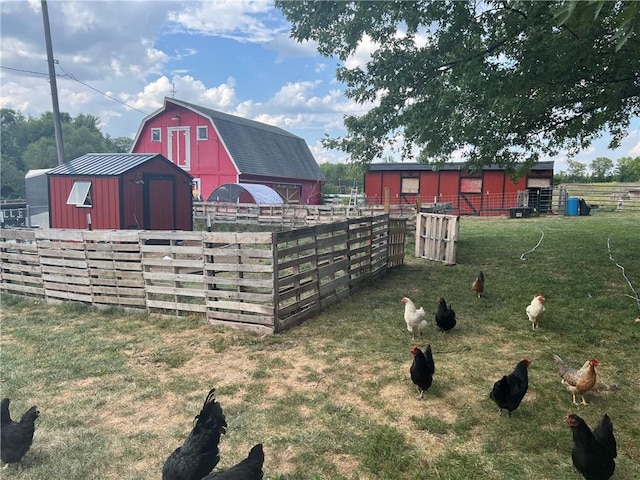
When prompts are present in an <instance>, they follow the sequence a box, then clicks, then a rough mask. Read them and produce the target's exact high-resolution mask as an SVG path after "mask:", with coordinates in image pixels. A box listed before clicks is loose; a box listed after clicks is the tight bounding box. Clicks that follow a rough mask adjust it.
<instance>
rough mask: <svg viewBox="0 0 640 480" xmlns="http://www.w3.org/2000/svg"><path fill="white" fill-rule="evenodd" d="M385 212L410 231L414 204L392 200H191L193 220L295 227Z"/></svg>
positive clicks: (414, 209) (413, 215) (413, 217)
mask: <svg viewBox="0 0 640 480" xmlns="http://www.w3.org/2000/svg"><path fill="white" fill-rule="evenodd" d="M385 213H388V214H389V215H390V216H392V217H400V218H405V219H406V220H407V223H406V227H407V228H410V229H411V231H412V232H413V227H414V225H413V222H414V219H415V215H416V206H415V205H413V204H412V205H404V204H394V205H391V206H390V207H389V211H388V212H386V211H385V207H384V205H376V204H363V205H355V206H354V205H297V204H278V205H256V204H254V203H227V202H194V203H193V219H194V221H204V222H207V221H210V222H211V223H212V224H213V223H248V224H257V225H271V226H278V227H282V228H285V227H286V228H296V227H304V226H313V225H318V224H326V223H333V222H340V221H343V220H346V219H348V218H356V217H373V216H378V215H382V214H385Z"/></svg>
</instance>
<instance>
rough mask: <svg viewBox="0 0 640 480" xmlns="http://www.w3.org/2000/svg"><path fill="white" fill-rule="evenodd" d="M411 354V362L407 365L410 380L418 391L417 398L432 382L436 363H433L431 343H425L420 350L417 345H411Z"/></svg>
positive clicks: (420, 397)
mask: <svg viewBox="0 0 640 480" xmlns="http://www.w3.org/2000/svg"><path fill="white" fill-rule="evenodd" d="M411 355H413V363H411V367H409V374H410V375H411V381H412V382H413V383H415V385H416V387H418V392H420V396H419V397H418V398H419V399H422V395H423V394H424V391H425V390H427V389H428V388H429V387H430V386H431V384H432V383H433V374H434V373H435V371H436V365H435V363H433V354H432V353H431V345H427V346H426V347H425V349H424V353H423V352H422V350H420V349H419V348H418V346H417V345H414V346H413V347H411Z"/></svg>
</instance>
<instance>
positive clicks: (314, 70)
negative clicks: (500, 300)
mask: <svg viewBox="0 0 640 480" xmlns="http://www.w3.org/2000/svg"><path fill="white" fill-rule="evenodd" d="M272 5H273V1H272V0H265V1H262V0H209V1H205V2H198V1H183V2H177V1H169V0H167V1H144V0H138V1H126V2H125V1H110V2H107V1H81V2H68V1H63V0H49V1H48V10H49V19H50V23H51V31H52V40H53V50H54V57H55V58H56V60H57V61H58V64H57V65H56V70H57V73H58V74H59V75H62V76H59V77H58V80H57V83H58V92H59V103H60V110H61V111H64V112H68V113H70V114H71V115H72V116H75V115H78V114H80V113H86V114H92V115H96V116H97V117H99V118H100V119H101V121H102V131H103V132H104V133H107V134H109V135H111V136H113V137H118V136H133V135H135V133H136V131H137V129H138V127H139V125H140V122H141V121H142V119H143V118H144V116H145V114H149V113H151V112H153V111H154V110H156V109H158V108H160V107H161V106H162V102H163V99H164V97H165V96H172V89H175V97H176V98H177V99H180V100H184V101H187V102H191V103H196V104H199V105H202V106H205V107H208V108H212V109H214V110H219V111H223V112H227V113H231V114H235V115H240V116H243V117H246V118H251V119H254V120H258V121H262V122H265V123H270V124H273V125H277V126H279V127H282V128H284V129H286V130H289V131H291V132H292V133H294V134H296V135H299V136H301V137H303V138H304V139H305V140H306V141H307V143H308V144H309V147H310V148H311V150H312V152H313V154H314V156H315V157H316V160H317V161H318V163H324V162H341V161H342V162H344V161H345V160H346V156H345V154H343V153H342V152H338V151H332V150H327V149H325V148H324V147H322V145H321V143H320V140H321V139H322V138H323V137H324V135H325V134H326V133H328V134H329V135H331V136H336V135H341V134H343V133H344V128H343V126H342V118H343V117H344V115H346V114H358V113H363V112H365V111H366V109H367V106H363V105H357V104H355V103H354V102H352V101H351V100H349V99H347V98H345V96H344V90H345V89H344V85H342V84H340V83H338V82H337V81H336V80H335V69H336V66H337V61H336V60H334V59H328V58H324V57H321V56H320V55H319V54H318V53H317V51H316V48H315V45H313V44H312V43H305V44H299V43H296V42H294V41H293V40H291V39H290V38H289V37H288V32H289V25H288V24H287V22H286V20H285V19H284V18H283V16H282V15H281V13H280V12H279V11H278V10H276V9H274V8H273V6H272ZM0 13H1V20H0V21H1V25H0V27H1V30H0V40H1V44H0V55H1V56H0V59H1V60H0V62H1V65H2V67H3V68H2V69H0V106H2V107H4V108H13V109H16V110H20V111H22V112H23V113H24V114H26V115H32V116H39V115H40V114H41V113H42V112H44V111H51V110H52V107H51V96H50V87H49V83H48V81H47V76H46V73H47V62H46V51H45V42H44V28H43V22H42V11H41V2H40V0H19V1H6V0H3V1H2V2H1V3H0ZM372 48H373V46H372V45H368V44H366V43H363V44H362V46H361V48H360V49H359V50H358V51H357V52H356V54H355V55H354V56H353V57H352V58H350V59H349V60H348V62H349V63H350V64H352V65H355V64H362V63H365V62H366V59H367V58H368V55H369V54H370V52H371V51H372ZM17 70H21V71H17ZM96 90H98V91H96ZM100 92H103V93H104V94H106V95H109V96H111V97H114V98H116V99H117V100H118V101H119V102H121V103H118V102H117V101H114V100H112V99H110V98H108V96H106V95H104V94H103V93H100ZM123 104H126V105H128V106H130V107H132V108H128V107H127V106H125V105H123ZM607 143H608V139H607V137H606V136H604V137H603V138H602V139H600V140H599V141H597V142H595V143H594V145H593V146H592V147H591V148H590V149H588V150H586V151H584V152H582V153H580V154H579V155H577V156H576V157H574V159H575V160H578V161H582V162H584V163H586V164H588V163H590V161H591V160H593V159H594V158H597V157H609V158H611V159H612V160H616V159H618V158H620V157H624V156H633V157H636V156H640V120H639V119H637V118H636V119H634V120H633V122H632V125H631V128H630V130H629V136H628V137H627V138H626V139H625V140H624V141H623V143H622V146H621V147H620V148H619V149H617V150H615V151H610V150H608V149H607ZM453 160H456V158H454V159H453ZM544 160H554V161H555V169H556V171H560V170H564V169H565V168H566V155H559V156H557V157H554V158H545V159H544Z"/></svg>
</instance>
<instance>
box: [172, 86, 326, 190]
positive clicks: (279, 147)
mask: <svg viewBox="0 0 640 480" xmlns="http://www.w3.org/2000/svg"><path fill="white" fill-rule="evenodd" d="M166 102H171V103H174V104H175V105H178V106H182V107H184V108H188V109H190V110H192V111H194V112H196V113H198V114H200V115H202V116H205V117H208V118H209V119H210V120H211V122H212V123H213V125H214V127H215V128H216V130H217V132H218V134H219V135H220V138H221V140H222V141H223V143H224V144H225V145H226V147H227V149H228V151H229V154H230V155H231V158H232V160H233V161H234V162H235V164H236V166H237V167H238V170H239V173H240V174H243V173H244V174H251V175H264V176H269V177H283V178H294V179H298V178H301V179H307V180H315V181H318V180H320V181H324V175H323V174H322V171H321V170H320V167H319V166H318V163H317V162H316V159H315V158H314V156H313V154H312V153H311V150H310V149H309V146H308V145H307V142H305V140H304V139H303V138H302V137H299V136H297V135H294V134H292V133H290V132H287V131H286V130H283V129H282V128H280V127H275V126H273V125H267V124H265V123H261V122H256V121H254V120H248V119H246V118H242V117H237V116H235V115H230V114H228V113H222V112H218V111H216V110H211V109H209V108H205V107H201V106H199V105H194V104H192V103H188V102H183V101H180V100H176V99H174V98H171V99H169V98H166V99H165V104H166Z"/></svg>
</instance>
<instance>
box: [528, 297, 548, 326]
mask: <svg viewBox="0 0 640 480" xmlns="http://www.w3.org/2000/svg"><path fill="white" fill-rule="evenodd" d="M544 300H545V298H544V297H543V296H542V295H536V296H535V297H533V300H531V304H530V305H527V308H526V310H525V311H526V312H527V317H529V321H530V322H531V328H532V329H533V330H535V329H536V328H538V321H539V320H540V318H541V317H542V315H543V314H544V311H545V310H546V309H545V308H544V305H543V304H542V302H544Z"/></svg>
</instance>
